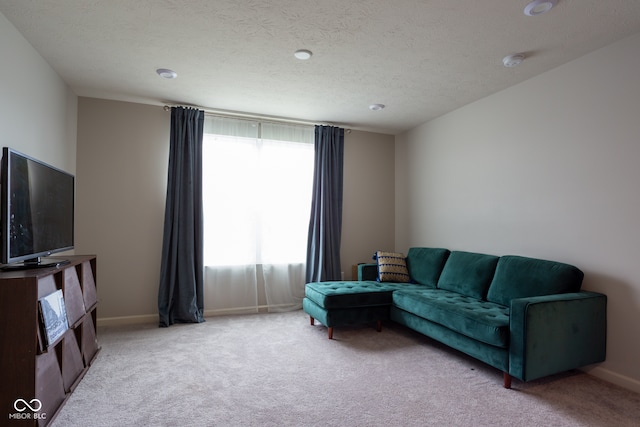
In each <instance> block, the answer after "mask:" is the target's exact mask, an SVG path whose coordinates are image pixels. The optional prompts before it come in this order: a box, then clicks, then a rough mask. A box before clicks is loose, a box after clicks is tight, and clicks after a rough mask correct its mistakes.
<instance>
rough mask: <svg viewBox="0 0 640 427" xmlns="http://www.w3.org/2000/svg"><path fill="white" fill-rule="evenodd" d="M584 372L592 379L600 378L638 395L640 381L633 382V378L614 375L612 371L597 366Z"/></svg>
mask: <svg viewBox="0 0 640 427" xmlns="http://www.w3.org/2000/svg"><path fill="white" fill-rule="evenodd" d="M584 371H585V372H586V373H588V374H589V375H593V376H594V377H597V378H600V379H601V380H605V381H607V382H610V383H612V384H615V385H618V386H620V387H623V388H626V389H627V390H631V391H634V392H636V393H640V381H638V380H635V379H633V378H629V377H627V376H624V375H620V374H618V373H615V372H613V371H610V370H608V369H605V368H602V367H599V366H597V367H595V368H589V369H584Z"/></svg>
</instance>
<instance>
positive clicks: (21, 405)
mask: <svg viewBox="0 0 640 427" xmlns="http://www.w3.org/2000/svg"><path fill="white" fill-rule="evenodd" d="M31 405H33V406H31ZM13 407H14V408H16V411H18V412H24V411H26V410H27V408H28V409H31V412H38V411H39V410H40V409H42V402H40V400H39V399H31V401H30V402H27V401H26V400H24V399H17V400H16V401H15V402H13Z"/></svg>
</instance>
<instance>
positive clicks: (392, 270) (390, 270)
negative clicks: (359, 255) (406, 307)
mask: <svg viewBox="0 0 640 427" xmlns="http://www.w3.org/2000/svg"><path fill="white" fill-rule="evenodd" d="M373 258H374V259H375V260H376V261H377V263H378V281H379V282H402V283H404V282H409V281H410V280H411V278H410V277H409V270H407V259H406V258H405V256H404V254H401V253H396V252H383V251H377V252H376V253H375V254H374V255H373Z"/></svg>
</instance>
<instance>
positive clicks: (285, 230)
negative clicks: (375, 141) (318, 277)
mask: <svg viewBox="0 0 640 427" xmlns="http://www.w3.org/2000/svg"><path fill="white" fill-rule="evenodd" d="M313 138H314V136H313V127H311V126H295V125H286V124H275V123H260V122H256V121H250V120H242V119H229V118H222V117H215V116H207V117H206V118H205V127H204V141H203V200H204V218H205V220H204V246H205V249H204V263H205V292H204V298H205V310H206V311H207V312H215V313H224V312H233V313H239V312H241V313H243V312H256V311H258V309H259V308H260V307H261V306H266V307H267V308H268V310H269V311H284V310H291V309H297V308H300V307H301V306H302V298H303V297H304V273H305V259H306V258H305V257H306V240H307V233H308V226H309V215H310V207H311V188H312V181H313V150H314V146H313Z"/></svg>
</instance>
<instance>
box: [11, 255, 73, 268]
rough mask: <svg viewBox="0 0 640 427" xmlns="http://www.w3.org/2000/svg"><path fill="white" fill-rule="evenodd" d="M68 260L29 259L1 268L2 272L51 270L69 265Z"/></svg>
mask: <svg viewBox="0 0 640 427" xmlns="http://www.w3.org/2000/svg"><path fill="white" fill-rule="evenodd" d="M69 263H70V261H69V260H68V259H61V258H40V257H38V258H31V259H27V260H25V261H23V262H16V263H13V264H7V265H4V266H2V268H0V270H2V271H17V270H30V269H32V268H53V267H56V268H57V267H62V266H65V265H67V264H69Z"/></svg>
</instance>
